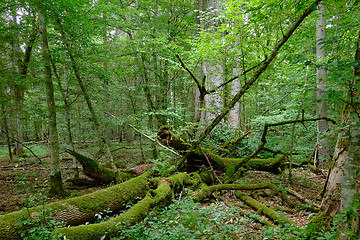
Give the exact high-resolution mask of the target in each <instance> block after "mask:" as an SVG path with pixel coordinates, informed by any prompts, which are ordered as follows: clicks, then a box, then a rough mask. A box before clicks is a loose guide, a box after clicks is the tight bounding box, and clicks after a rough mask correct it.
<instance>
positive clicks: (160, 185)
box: [52, 173, 197, 240]
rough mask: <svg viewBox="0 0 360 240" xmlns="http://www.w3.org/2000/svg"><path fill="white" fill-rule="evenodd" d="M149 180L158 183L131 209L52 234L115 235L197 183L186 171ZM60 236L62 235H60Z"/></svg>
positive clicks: (84, 239) (77, 237)
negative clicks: (100, 221) (93, 222)
mask: <svg viewBox="0 0 360 240" xmlns="http://www.w3.org/2000/svg"><path fill="white" fill-rule="evenodd" d="M149 182H152V183H155V182H156V183H157V186H155V187H157V188H156V189H155V190H149V191H148V193H147V194H146V196H145V197H144V198H143V199H142V200H141V201H139V202H138V203H136V204H135V205H134V206H133V207H132V208H131V209H130V210H129V211H127V212H125V213H123V214H120V215H118V216H117V217H115V218H113V219H111V220H109V221H106V222H102V223H96V224H89V225H81V226H75V227H70V228H69V227H66V228H58V229H55V230H54V232H53V234H52V236H53V237H54V238H55V239H65V238H66V239H72V240H91V239H94V240H95V239H96V240H97V239H105V238H106V237H107V236H114V235H116V232H119V231H121V229H122V228H124V227H128V226H130V225H133V224H136V223H137V222H139V221H141V220H142V219H144V218H145V217H146V216H147V215H148V213H149V212H150V210H151V208H152V207H155V206H159V207H162V206H166V205H169V204H170V203H171V200H172V198H173V197H174V193H175V192H179V191H181V190H182V189H183V187H184V186H185V185H194V184H197V181H194V180H192V179H191V178H190V176H189V175H188V174H186V173H180V174H177V175H175V176H173V177H170V178H168V179H153V180H149ZM59 236H60V237H59Z"/></svg>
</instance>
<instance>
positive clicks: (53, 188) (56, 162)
mask: <svg viewBox="0 0 360 240" xmlns="http://www.w3.org/2000/svg"><path fill="white" fill-rule="evenodd" d="M38 22H39V30H40V38H41V50H42V56H43V61H44V72H45V86H46V102H47V105H48V109H49V133H50V155H51V160H50V161H51V163H50V169H51V170H50V181H49V183H50V189H49V193H50V194H51V195H64V193H65V192H64V188H63V184H62V178H61V171H60V169H61V167H60V158H59V141H58V132H57V127H56V106H55V99H54V86H53V82H52V78H51V67H50V53H49V46H48V40H47V30H46V25H45V16H44V13H43V12H41V11H39V16H38Z"/></svg>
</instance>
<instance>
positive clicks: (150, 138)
mask: <svg viewBox="0 0 360 240" xmlns="http://www.w3.org/2000/svg"><path fill="white" fill-rule="evenodd" d="M104 113H105V114H108V115H110V116H111V117H113V118H115V119H117V120H119V121H120V119H119V118H118V117H116V116H115V115H114V114H112V113H110V112H104ZM126 125H128V126H129V127H131V128H132V129H134V130H135V131H136V132H138V133H140V134H141V135H142V136H144V137H145V138H147V139H149V140H150V141H152V142H153V143H156V144H158V145H159V146H160V147H162V148H164V149H166V150H168V151H169V152H171V153H173V154H175V155H176V156H179V157H180V156H181V155H180V154H179V153H177V152H175V151H174V150H172V149H170V148H168V147H166V146H165V145H163V144H161V143H159V142H158V141H156V140H155V139H153V138H152V137H150V136H149V135H147V134H145V133H143V132H141V131H140V130H138V129H137V128H136V127H134V126H133V125H131V124H129V123H126Z"/></svg>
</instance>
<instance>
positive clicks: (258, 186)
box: [195, 182, 319, 212]
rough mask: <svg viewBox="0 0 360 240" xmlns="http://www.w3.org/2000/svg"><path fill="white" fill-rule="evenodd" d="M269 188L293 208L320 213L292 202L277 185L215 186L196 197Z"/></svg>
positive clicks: (200, 198)
mask: <svg viewBox="0 0 360 240" xmlns="http://www.w3.org/2000/svg"><path fill="white" fill-rule="evenodd" d="M265 188H269V189H272V190H274V191H276V192H277V193H279V195H280V196H281V198H282V199H283V201H284V202H285V203H286V204H288V205H289V206H291V207H294V208H295V207H296V208H300V209H304V210H307V211H311V212H319V209H318V208H314V207H311V206H307V205H301V204H298V203H296V202H292V201H291V200H290V199H289V197H288V196H287V195H286V194H285V192H284V191H283V190H281V189H280V188H279V187H277V186H276V185H275V184H272V183H269V182H267V183H258V184H222V185H213V186H209V187H204V188H202V189H201V190H200V191H199V192H198V193H197V194H196V195H195V200H196V201H201V200H203V199H205V198H208V197H210V196H211V194H212V193H213V192H216V191H220V190H259V189H265Z"/></svg>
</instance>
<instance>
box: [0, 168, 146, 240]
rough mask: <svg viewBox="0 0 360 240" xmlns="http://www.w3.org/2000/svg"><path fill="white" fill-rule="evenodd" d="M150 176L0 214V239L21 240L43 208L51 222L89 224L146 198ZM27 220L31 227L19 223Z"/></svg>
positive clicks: (42, 211) (144, 175)
mask: <svg viewBox="0 0 360 240" xmlns="http://www.w3.org/2000/svg"><path fill="white" fill-rule="evenodd" d="M149 176H150V173H149V172H146V173H144V174H143V175H141V176H139V177H136V178H133V179H130V180H129V181H127V182H124V183H121V184H118V185H115V186H112V187H109V188H106V189H103V190H99V191H96V192H94V193H91V194H87V195H84V196H80V197H76V198H70V199H66V200H62V201H58V202H54V203H49V204H47V205H45V206H38V207H33V208H27V209H23V210H20V211H17V212H12V213H9V214H5V215H0V240H9V239H20V232H21V231H24V230H26V229H30V228H32V227H34V226H36V221H32V220H36V219H37V218H38V216H39V214H41V213H44V209H46V211H47V212H46V214H48V216H52V219H53V220H55V221H63V222H66V224H67V225H77V224H81V223H84V222H87V221H90V220H92V219H93V218H94V216H95V214H96V213H99V212H101V211H104V210H111V211H118V210H120V209H123V208H124V207H125V206H126V204H128V203H129V202H135V201H136V199H137V198H138V197H143V196H145V194H146V193H147V191H148V190H149V181H148V177H149ZM29 220H30V222H31V224H26V225H25V224H21V223H23V222H25V221H27V222H29ZM38 224H39V223H38Z"/></svg>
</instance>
